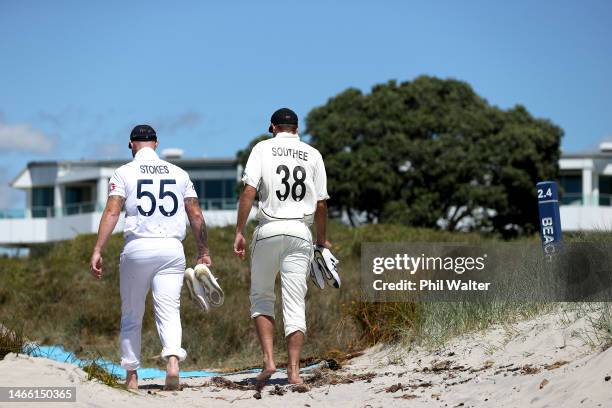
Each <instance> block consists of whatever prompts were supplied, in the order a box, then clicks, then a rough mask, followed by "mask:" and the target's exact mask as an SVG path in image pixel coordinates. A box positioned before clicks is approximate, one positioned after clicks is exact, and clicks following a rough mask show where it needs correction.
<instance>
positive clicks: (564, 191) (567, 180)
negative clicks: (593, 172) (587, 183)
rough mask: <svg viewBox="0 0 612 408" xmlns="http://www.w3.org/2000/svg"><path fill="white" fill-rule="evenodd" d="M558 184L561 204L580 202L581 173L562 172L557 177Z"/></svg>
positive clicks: (579, 203)
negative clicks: (559, 185)
mask: <svg viewBox="0 0 612 408" xmlns="http://www.w3.org/2000/svg"><path fill="white" fill-rule="evenodd" d="M559 184H561V204H564V205H581V204H582V175H581V174H562V175H561V177H559Z"/></svg>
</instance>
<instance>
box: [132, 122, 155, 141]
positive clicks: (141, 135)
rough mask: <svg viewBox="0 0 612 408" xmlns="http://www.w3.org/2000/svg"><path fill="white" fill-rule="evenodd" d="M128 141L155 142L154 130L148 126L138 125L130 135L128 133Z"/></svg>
mask: <svg viewBox="0 0 612 408" xmlns="http://www.w3.org/2000/svg"><path fill="white" fill-rule="evenodd" d="M130 140H134V141H141V142H156V141H157V134H156V133H155V129H153V128H152V127H151V126H149V125H138V126H135V127H134V129H132V133H130Z"/></svg>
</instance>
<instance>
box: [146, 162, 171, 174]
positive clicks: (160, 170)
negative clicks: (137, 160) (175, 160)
mask: <svg viewBox="0 0 612 408" xmlns="http://www.w3.org/2000/svg"><path fill="white" fill-rule="evenodd" d="M140 173H142V174H170V170H169V169H168V166H164V165H160V166H148V165H146V164H141V165H140Z"/></svg>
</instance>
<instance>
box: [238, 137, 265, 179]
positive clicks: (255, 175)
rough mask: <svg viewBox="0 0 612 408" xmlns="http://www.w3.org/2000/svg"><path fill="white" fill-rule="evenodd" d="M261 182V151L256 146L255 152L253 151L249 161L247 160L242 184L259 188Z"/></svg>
mask: <svg viewBox="0 0 612 408" xmlns="http://www.w3.org/2000/svg"><path fill="white" fill-rule="evenodd" d="M260 180H261V149H260V148H259V145H258V144H257V145H255V147H253V150H251V154H250V155H249V160H247V164H246V167H245V168H244V173H243V174H242V182H243V183H244V184H245V185H246V184H248V185H249V186H251V187H254V188H257V187H258V186H259V182H260Z"/></svg>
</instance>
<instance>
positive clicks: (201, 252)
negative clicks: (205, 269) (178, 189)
mask: <svg viewBox="0 0 612 408" xmlns="http://www.w3.org/2000/svg"><path fill="white" fill-rule="evenodd" d="M185 212H186V213H187V218H188V219H189V224H190V225H191V230H192V231H193V235H194V237H195V240H196V243H197V245H198V260H197V262H196V263H197V264H206V265H208V266H211V265H212V260H211V259H210V253H209V251H208V230H207V229H206V222H205V221H204V215H202V209H201V208H200V203H199V202H198V199H197V198H186V199H185Z"/></svg>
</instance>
